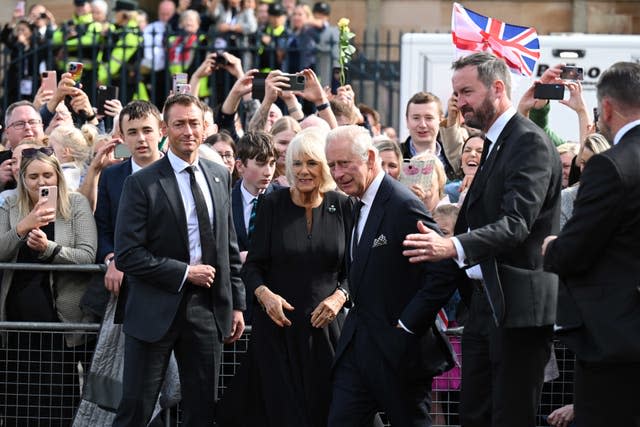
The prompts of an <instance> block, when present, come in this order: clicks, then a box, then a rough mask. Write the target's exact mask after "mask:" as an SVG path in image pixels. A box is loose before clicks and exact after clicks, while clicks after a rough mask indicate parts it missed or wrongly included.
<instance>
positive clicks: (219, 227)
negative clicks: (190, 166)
mask: <svg viewBox="0 0 640 427" xmlns="http://www.w3.org/2000/svg"><path fill="white" fill-rule="evenodd" d="M198 166H200V168H201V169H202V171H203V173H204V177H205V179H206V180H207V185H208V186H209V193H210V194H211V203H213V211H214V215H213V225H214V228H213V229H214V230H215V238H216V241H217V240H218V236H224V235H225V234H227V230H224V229H223V227H224V224H223V221H222V218H224V217H225V216H226V214H225V211H224V209H225V206H221V205H223V204H224V203H223V201H224V200H225V197H227V198H228V193H227V191H228V190H227V188H226V187H225V188H224V189H223V185H222V180H221V179H220V176H219V175H218V174H217V173H216V172H215V170H214V169H213V168H211V167H210V166H209V165H207V164H206V162H203V161H202V160H200V162H199V163H198ZM226 208H227V209H228V205H227V207H226Z"/></svg>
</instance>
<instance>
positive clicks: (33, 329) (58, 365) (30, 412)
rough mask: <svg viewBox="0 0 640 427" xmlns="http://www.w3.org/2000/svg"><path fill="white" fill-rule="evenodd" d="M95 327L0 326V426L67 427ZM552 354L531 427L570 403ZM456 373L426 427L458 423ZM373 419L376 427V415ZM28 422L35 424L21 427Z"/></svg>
mask: <svg viewBox="0 0 640 427" xmlns="http://www.w3.org/2000/svg"><path fill="white" fill-rule="evenodd" d="M5 269H14V270H53V271H59V270H64V271H81V272H101V271H104V265H101V264H92V265H51V264H49V265H43V264H20V263H0V271H2V270H5ZM100 326H101V325H100V324H97V323H89V324H86V323H45V322H0V338H1V339H2V345H1V346H0V426H2V427H8V426H14V425H36V424H37V425H61V426H69V425H71V421H72V419H73V416H74V412H75V409H76V408H77V406H78V404H79V402H80V399H81V397H82V390H83V386H84V381H85V375H86V374H87V373H88V372H89V366H90V363H91V358H92V355H93V350H94V347H95V342H96V338H97V335H98V333H99V330H100ZM69 333H74V334H78V333H81V334H83V335H84V337H85V339H84V340H83V343H82V344H81V345H78V346H76V347H67V345H66V344H65V340H64V335H65V334H69ZM447 334H448V335H449V338H450V339H451V342H452V344H453V347H454V349H455V350H456V352H457V354H458V356H459V359H460V361H461V363H464V360H463V359H462V355H461V345H460V337H461V334H462V328H456V329H452V330H449V331H448V332H447ZM250 336H251V327H250V326H248V327H247V329H246V331H245V333H244V335H243V336H242V337H241V338H240V339H239V340H238V341H237V342H235V343H233V344H230V345H225V347H224V350H223V360H222V365H221V369H220V378H219V395H220V396H222V395H223V394H224V391H225V389H226V388H227V387H228V386H229V384H230V382H231V380H232V378H233V376H234V374H235V372H236V370H237V368H238V366H239V365H240V359H241V356H242V354H244V353H245V352H246V351H247V347H248V343H249V339H250ZM555 356H556V359H557V362H558V369H559V377H558V378H557V379H555V380H553V381H550V382H548V383H545V385H544V387H543V391H542V398H541V404H540V407H539V411H538V425H539V426H544V425H546V423H545V421H544V417H545V416H546V415H548V414H549V413H551V412H552V411H553V410H555V409H557V408H559V407H561V406H563V405H566V404H569V403H572V400H573V366H574V356H573V354H572V353H571V352H570V351H569V350H567V349H566V347H564V346H563V345H561V344H559V343H558V342H556V343H555ZM460 374H461V371H460V369H457V368H454V369H453V370H452V371H450V372H447V373H446V374H445V375H442V376H440V377H437V378H436V379H434V383H433V393H432V401H433V405H432V417H433V425H434V426H456V425H459V418H458V403H459V400H460V393H459V390H460ZM381 415H382V419H383V421H384V420H385V417H384V414H381ZM31 420H38V421H37V423H36V424H29V423H30V422H31ZM164 422H165V426H167V427H173V426H179V425H182V424H181V413H180V408H179V405H178V407H176V408H171V409H170V410H168V411H166V413H165V414H164ZM385 422H386V421H385ZM385 425H387V426H389V425H390V424H388V423H386V424H385Z"/></svg>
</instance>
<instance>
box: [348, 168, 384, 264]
mask: <svg viewBox="0 0 640 427" xmlns="http://www.w3.org/2000/svg"><path fill="white" fill-rule="evenodd" d="M383 178H384V171H380V172H379V173H378V175H376V177H375V178H373V181H371V184H369V187H367V189H366V190H365V192H364V194H363V195H362V198H361V199H360V201H361V202H362V203H363V206H362V208H361V209H360V216H359V217H358V223H357V224H354V227H353V230H354V231H355V230H358V236H360V238H362V231H363V230H364V226H365V224H366V223H367V218H369V212H371V205H372V204H373V200H374V199H375V198H376V194H378V189H379V188H380V184H382V179H383ZM351 238H352V239H353V232H352V233H351ZM351 259H353V254H351Z"/></svg>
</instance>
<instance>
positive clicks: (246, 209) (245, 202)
mask: <svg viewBox="0 0 640 427" xmlns="http://www.w3.org/2000/svg"><path fill="white" fill-rule="evenodd" d="M240 194H242V213H243V215H244V229H245V231H246V232H247V234H249V220H250V219H251V211H252V210H253V199H257V198H258V196H259V195H260V193H258V194H257V195H255V196H254V195H253V194H251V193H249V190H247V189H246V188H244V183H243V182H241V183H240Z"/></svg>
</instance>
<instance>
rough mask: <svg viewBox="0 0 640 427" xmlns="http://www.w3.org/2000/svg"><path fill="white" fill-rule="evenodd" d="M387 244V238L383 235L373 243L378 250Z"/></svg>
mask: <svg viewBox="0 0 640 427" xmlns="http://www.w3.org/2000/svg"><path fill="white" fill-rule="evenodd" d="M386 244H387V238H386V237H385V235H384V234H381V235H380V236H378V237H376V238H375V240H374V241H373V247H374V248H377V247H378V246H384V245H386Z"/></svg>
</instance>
